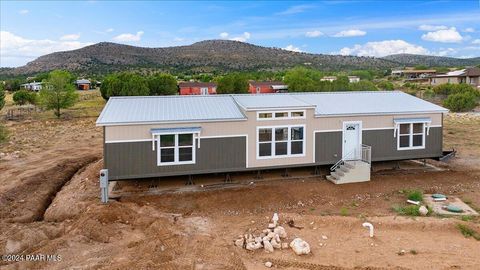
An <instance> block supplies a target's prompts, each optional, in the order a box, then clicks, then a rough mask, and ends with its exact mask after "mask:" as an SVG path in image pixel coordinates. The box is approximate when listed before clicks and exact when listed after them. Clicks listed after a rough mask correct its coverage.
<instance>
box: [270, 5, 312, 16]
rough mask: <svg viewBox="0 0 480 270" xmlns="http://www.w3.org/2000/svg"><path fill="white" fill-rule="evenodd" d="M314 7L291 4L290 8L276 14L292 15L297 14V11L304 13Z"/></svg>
mask: <svg viewBox="0 0 480 270" xmlns="http://www.w3.org/2000/svg"><path fill="white" fill-rule="evenodd" d="M311 8H313V6H312V5H298V6H291V7H289V8H288V9H286V10H284V11H282V12H278V13H276V15H291V14H297V13H302V12H305V11H306V10H308V9H311Z"/></svg>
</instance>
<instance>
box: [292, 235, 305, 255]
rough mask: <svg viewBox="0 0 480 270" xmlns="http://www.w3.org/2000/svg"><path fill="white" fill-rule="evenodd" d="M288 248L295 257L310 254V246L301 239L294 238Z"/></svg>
mask: <svg viewBox="0 0 480 270" xmlns="http://www.w3.org/2000/svg"><path fill="white" fill-rule="evenodd" d="M290 247H291V248H292V249H293V251H294V252H295V254H297V255H306V254H309V253H310V245H309V244H308V243H307V242H305V241H303V240H302V239H301V238H295V239H293V241H292V242H291V243H290Z"/></svg>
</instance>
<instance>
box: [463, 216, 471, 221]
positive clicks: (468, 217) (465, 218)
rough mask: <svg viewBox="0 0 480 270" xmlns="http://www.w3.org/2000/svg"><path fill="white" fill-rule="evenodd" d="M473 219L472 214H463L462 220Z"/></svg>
mask: <svg viewBox="0 0 480 270" xmlns="http://www.w3.org/2000/svg"><path fill="white" fill-rule="evenodd" d="M472 219H473V217H472V216H462V221H471V220H472Z"/></svg>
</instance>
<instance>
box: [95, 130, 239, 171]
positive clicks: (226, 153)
mask: <svg viewBox="0 0 480 270" xmlns="http://www.w3.org/2000/svg"><path fill="white" fill-rule="evenodd" d="M245 147H246V138H245V137H229V138H205V139H201V144H200V148H197V153H196V164H187V165H174V166H157V151H156V150H155V151H152V143H151V142H125V143H107V144H105V154H104V156H105V160H106V162H105V168H107V169H108V173H109V178H110V180H118V179H131V178H142V177H157V176H169V175H188V174H198V173H214V172H222V171H235V170H243V169H245V168H246V163H245V160H246V148H245Z"/></svg>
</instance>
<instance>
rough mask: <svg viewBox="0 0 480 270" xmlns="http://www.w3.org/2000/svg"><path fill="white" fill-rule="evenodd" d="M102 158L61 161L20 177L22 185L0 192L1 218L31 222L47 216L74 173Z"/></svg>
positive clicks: (89, 156) (90, 156) (92, 156)
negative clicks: (46, 212) (55, 199)
mask: <svg viewBox="0 0 480 270" xmlns="http://www.w3.org/2000/svg"><path fill="white" fill-rule="evenodd" d="M97 158H98V157H97V156H96V155H87V156H84V157H82V158H74V159H63V160H59V161H58V163H57V165H55V166H53V167H50V168H46V169H45V170H43V171H41V172H38V173H36V174H33V175H30V176H26V177H23V178H21V179H19V184H18V185H16V186H14V187H13V188H10V189H8V190H5V191H3V192H2V193H1V194H0V204H1V205H2V207H1V208H0V219H1V220H3V221H7V222H31V221H39V220H42V219H43V214H44V212H45V210H46V209H47V208H48V206H49V205H50V203H51V201H52V199H53V198H54V196H55V194H56V193H57V192H58V191H59V190H60V189H61V188H62V186H63V185H64V184H65V183H66V182H68V181H69V180H70V178H72V176H73V175H74V174H75V173H76V172H77V171H78V170H79V169H81V168H83V167H85V165H87V164H89V163H91V162H93V161H94V160H96V159H97Z"/></svg>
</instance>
